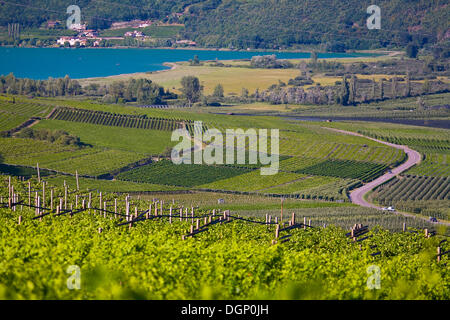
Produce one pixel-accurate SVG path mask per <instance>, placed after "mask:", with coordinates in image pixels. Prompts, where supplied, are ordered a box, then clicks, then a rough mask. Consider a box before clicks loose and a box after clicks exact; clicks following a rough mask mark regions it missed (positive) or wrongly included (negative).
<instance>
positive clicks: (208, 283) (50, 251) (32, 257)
mask: <svg viewBox="0 0 450 320" xmlns="http://www.w3.org/2000/svg"><path fill="white" fill-rule="evenodd" d="M33 187H35V186H34V185H33ZM62 193H63V190H62V188H57V189H55V194H59V195H61V194H62ZM92 195H93V197H92V199H93V200H92V201H93V203H95V204H96V203H97V202H98V195H97V193H95V192H94V193H93V194H92ZM73 196H74V195H71V198H72V197H73ZM84 196H86V194H84ZM103 199H104V201H108V203H109V204H111V199H112V198H111V197H110V196H106V195H104V198H103ZM72 200H73V199H72ZM136 205H137V206H138V207H139V209H140V210H146V209H147V208H148V204H147V203H142V202H136ZM118 210H119V213H124V206H123V204H122V203H121V202H119V207H118ZM309 210H311V209H309ZM196 212H197V211H196ZM198 212H200V213H205V211H203V210H201V209H200V210H199V211H198ZM19 215H21V216H22V223H21V224H20V225H18V223H17V221H18V216H19ZM33 217H34V211H33V210H32V209H24V210H23V211H20V212H17V211H16V212H12V211H10V210H7V209H0V232H1V234H2V237H1V239H0V259H1V261H2V265H3V268H1V269H0V283H1V285H0V288H1V289H0V298H1V299H273V298H276V299H352V300H354V299H433V300H436V299H442V300H448V299H449V298H450V292H449V289H448V286H447V283H448V281H449V274H450V272H449V266H448V264H447V263H443V262H444V261H443V262H442V263H440V264H438V263H437V262H436V258H435V251H436V245H437V243H438V242H439V240H440V239H439V238H434V237H433V238H430V239H425V238H424V237H423V236H422V234H420V235H419V234H411V233H390V232H388V231H386V230H383V229H380V228H375V229H373V230H372V231H371V232H370V235H373V237H372V238H370V239H368V240H366V241H364V242H363V243H362V248H361V249H360V248H359V245H358V244H353V243H349V240H348V237H346V236H345V233H346V231H344V230H342V229H340V228H337V227H333V226H328V227H327V228H325V229H323V228H314V229H307V230H303V229H297V230H294V231H292V232H291V234H292V236H291V238H290V241H289V242H286V243H280V244H277V245H273V246H271V245H270V243H271V240H272V239H273V236H274V228H273V227H271V228H267V226H263V225H250V224H247V223H245V222H240V221H233V222H232V223H228V224H222V225H221V224H217V225H215V226H213V227H210V228H209V230H208V231H206V232H203V233H201V234H199V235H197V236H195V237H194V238H189V239H187V240H185V241H182V240H181V235H182V234H186V233H187V230H189V226H190V221H189V222H179V221H176V219H174V220H175V221H174V223H173V224H169V223H168V221H167V220H163V221H159V220H152V221H143V222H139V223H136V224H135V225H134V226H133V228H131V229H130V230H127V229H128V226H122V227H118V226H117V225H116V224H117V223H118V222H120V221H119V219H118V218H112V219H110V217H113V215H110V216H107V217H106V218H105V217H104V216H103V215H99V214H98V213H97V214H94V211H93V210H90V211H88V212H82V213H78V214H74V215H73V216H68V215H63V216H60V217H53V216H52V215H50V216H46V217H44V218H43V220H42V222H39V220H32V218H33ZM260 221H261V220H260ZM99 228H101V229H102V232H101V233H99V232H98V229H99ZM373 245H377V248H376V250H378V251H380V252H381V255H380V256H377V257H372V256H371V255H370V253H372V252H373V249H371V248H370V246H373ZM444 259H445V260H447V258H446V257H444ZM71 265H76V266H79V267H80V272H81V273H80V277H81V278H80V279H81V287H80V290H69V289H68V288H67V283H68V280H70V279H69V277H70V274H68V273H67V269H68V267H69V266H71ZM371 265H377V266H378V267H379V268H380V270H381V283H380V284H381V287H380V289H377V290H369V289H368V287H367V281H368V279H369V276H370V275H371V274H370V273H368V272H367V268H368V267H369V266H371ZM130 270H132V272H130ZM180 275H182V276H180Z"/></svg>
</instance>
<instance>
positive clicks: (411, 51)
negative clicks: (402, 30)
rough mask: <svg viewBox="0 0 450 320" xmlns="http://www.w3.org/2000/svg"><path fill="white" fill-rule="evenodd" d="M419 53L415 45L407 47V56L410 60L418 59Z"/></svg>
mask: <svg viewBox="0 0 450 320" xmlns="http://www.w3.org/2000/svg"><path fill="white" fill-rule="evenodd" d="M418 53H419V48H418V47H417V46H416V45H415V44H411V43H410V44H408V45H407V46H406V55H407V56H408V57H409V58H417V54H418Z"/></svg>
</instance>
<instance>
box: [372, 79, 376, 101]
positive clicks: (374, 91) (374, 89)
mask: <svg viewBox="0 0 450 320" xmlns="http://www.w3.org/2000/svg"><path fill="white" fill-rule="evenodd" d="M372 100H374V101H375V100H377V82H376V81H375V78H374V79H373V80H372Z"/></svg>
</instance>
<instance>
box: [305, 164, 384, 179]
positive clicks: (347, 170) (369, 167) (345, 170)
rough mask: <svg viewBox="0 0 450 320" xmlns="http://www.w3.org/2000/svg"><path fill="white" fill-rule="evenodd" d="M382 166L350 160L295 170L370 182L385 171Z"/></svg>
mask: <svg viewBox="0 0 450 320" xmlns="http://www.w3.org/2000/svg"><path fill="white" fill-rule="evenodd" d="M386 168H387V167H386V166H385V165H383V164H375V163H370V162H359V161H351V160H344V161H343V160H326V161H324V162H321V163H318V164H315V165H312V166H310V167H306V168H303V169H300V170H297V171H296V172H298V173H303V174H314V175H321V176H332V177H340V178H351V179H359V180H361V181H363V182H368V181H372V180H373V179H375V178H377V177H379V176H380V175H381V174H382V173H383V172H384V171H385V170H386Z"/></svg>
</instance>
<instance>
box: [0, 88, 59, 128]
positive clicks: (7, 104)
mask: <svg viewBox="0 0 450 320" xmlns="http://www.w3.org/2000/svg"><path fill="white" fill-rule="evenodd" d="M49 111H50V107H48V106H45V105H40V104H37V103H32V102H14V103H13V102H12V100H11V99H9V98H5V97H1V96H0V131H8V130H11V129H13V128H15V127H17V126H19V125H20V124H22V123H24V122H25V121H27V120H28V119H30V118H31V117H38V116H40V117H43V116H46V115H47V114H48V113H49Z"/></svg>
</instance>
